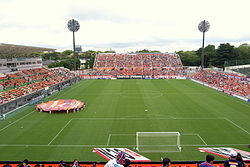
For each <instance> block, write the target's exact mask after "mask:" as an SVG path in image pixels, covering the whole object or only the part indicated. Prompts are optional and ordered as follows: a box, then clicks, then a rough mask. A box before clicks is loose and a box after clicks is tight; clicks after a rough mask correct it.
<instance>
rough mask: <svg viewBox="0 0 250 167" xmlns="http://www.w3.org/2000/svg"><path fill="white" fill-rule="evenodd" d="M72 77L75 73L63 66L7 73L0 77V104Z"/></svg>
mask: <svg viewBox="0 0 250 167" xmlns="http://www.w3.org/2000/svg"><path fill="white" fill-rule="evenodd" d="M73 77H75V74H73V73H71V72H70V71H69V70H67V69H64V68H55V69H45V68H35V69H30V70H23V71H21V72H18V73H14V74H7V75H6V77H4V78H0V85H1V86H2V87H3V91H1V92H0V104H2V103H5V102H8V101H11V100H13V99H15V98H18V97H20V96H25V95H27V94H30V93H33V92H36V91H38V90H41V89H44V88H46V87H49V86H51V85H54V84H57V83H60V82H63V81H65V80H68V79H71V78H73Z"/></svg>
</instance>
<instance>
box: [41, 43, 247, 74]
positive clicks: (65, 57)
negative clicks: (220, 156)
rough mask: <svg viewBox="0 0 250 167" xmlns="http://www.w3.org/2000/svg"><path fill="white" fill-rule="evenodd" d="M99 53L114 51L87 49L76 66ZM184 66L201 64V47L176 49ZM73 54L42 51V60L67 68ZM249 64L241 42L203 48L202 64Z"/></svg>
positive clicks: (90, 65)
mask: <svg viewBox="0 0 250 167" xmlns="http://www.w3.org/2000/svg"><path fill="white" fill-rule="evenodd" d="M99 53H115V51H113V50H109V51H104V52H102V51H94V50H88V51H85V52H82V53H78V54H77V55H76V66H77V69H79V68H80V59H85V60H86V62H85V64H84V65H85V68H87V69H88V68H93V65H94V60H95V56H96V55H97V54H99ZM131 53H160V51H157V50H153V51H150V50H148V49H143V50H139V51H136V52H131ZM176 53H177V54H179V55H180V58H181V61H182V63H183V65H184V66H200V64H201V48H199V49H198V50H192V51H183V50H181V51H178V52H176ZM74 58H75V57H74V55H73V51H72V50H65V51H63V52H52V53H43V54H42V59H43V60H54V61H55V62H53V63H51V64H49V65H48V67H49V68H53V67H65V68H68V69H71V70H72V69H74V68H75V62H74ZM243 64H250V45H249V44H242V45H240V46H239V47H235V46H233V45H231V44H229V43H222V44H220V45H219V46H218V47H217V48H216V47H215V46H214V45H207V46H206V47H205V48H204V66H205V67H219V68H224V67H225V66H230V65H243Z"/></svg>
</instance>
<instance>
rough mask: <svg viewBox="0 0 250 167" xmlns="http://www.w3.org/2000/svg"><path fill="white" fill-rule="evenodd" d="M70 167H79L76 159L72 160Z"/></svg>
mask: <svg viewBox="0 0 250 167" xmlns="http://www.w3.org/2000/svg"><path fill="white" fill-rule="evenodd" d="M72 167H79V163H78V161H77V159H75V160H74V162H73V165H72Z"/></svg>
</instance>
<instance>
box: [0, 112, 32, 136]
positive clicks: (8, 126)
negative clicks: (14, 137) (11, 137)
mask: <svg viewBox="0 0 250 167" xmlns="http://www.w3.org/2000/svg"><path fill="white" fill-rule="evenodd" d="M34 112H35V111H32V112H30V113H28V114H26V115H24V116H23V117H21V118H19V119H18V120H16V121H14V122H12V123H11V124H9V125H7V126H5V127H3V128H2V129H0V132H1V131H3V130H4V129H6V128H8V127H10V126H11V125H13V124H15V123H17V122H18V121H20V120H22V119H24V118H25V117H27V116H28V115H30V114H32V113H34Z"/></svg>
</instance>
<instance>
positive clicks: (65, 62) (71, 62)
mask: <svg viewBox="0 0 250 167" xmlns="http://www.w3.org/2000/svg"><path fill="white" fill-rule="evenodd" d="M80 65H81V62H80V60H79V59H76V67H77V69H79V68H80ZM48 67H49V68H54V67H64V68H68V69H70V70H74V69H75V62H74V59H65V60H61V61H60V62H53V63H50V64H49V65H48Z"/></svg>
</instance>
